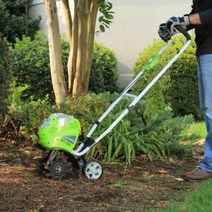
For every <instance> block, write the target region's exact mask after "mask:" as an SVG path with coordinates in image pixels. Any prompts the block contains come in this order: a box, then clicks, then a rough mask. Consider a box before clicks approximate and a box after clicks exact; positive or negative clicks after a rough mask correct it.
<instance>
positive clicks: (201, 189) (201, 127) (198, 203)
mask: <svg viewBox="0 0 212 212" xmlns="http://www.w3.org/2000/svg"><path fill="white" fill-rule="evenodd" d="M185 134H191V135H198V136H199V138H200V139H204V138H205V137H206V128H205V123H204V122H197V123H194V124H192V125H191V126H190V127H189V129H187V130H186V132H185ZM211 191H212V180H211V179H208V180H206V181H203V182H200V183H199V184H198V186H197V187H196V189H195V190H194V191H192V192H189V193H188V196H187V197H186V198H185V199H184V201H182V202H179V203H174V202H173V203H172V204H171V205H170V206H168V207H166V208H160V209H157V210H155V209H153V210H150V212H178V211H179V212H211V211H212V201H211Z"/></svg>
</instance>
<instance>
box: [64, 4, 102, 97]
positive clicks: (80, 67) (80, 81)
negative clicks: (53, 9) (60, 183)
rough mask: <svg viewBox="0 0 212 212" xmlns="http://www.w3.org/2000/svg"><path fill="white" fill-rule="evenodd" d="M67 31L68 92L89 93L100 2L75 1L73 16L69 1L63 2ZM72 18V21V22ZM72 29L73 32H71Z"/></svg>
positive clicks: (75, 93) (72, 93)
mask: <svg viewBox="0 0 212 212" xmlns="http://www.w3.org/2000/svg"><path fill="white" fill-rule="evenodd" d="M62 2H63V8H64V14H65V20H66V29H68V30H67V33H68V37H69V40H70V54H69V59H68V64H67V66H68V76H69V84H68V90H69V93H70V94H71V95H86V94H87V92H88V85H89V78H90V70H91V62H92V50H93V45H94V36H95V25H96V17H97V12H98V8H99V4H98V0H75V1H74V14H72V16H71V15H69V14H71V11H70V7H69V6H68V4H69V2H68V0H63V1H62ZM71 18H72V20H70V19H71ZM71 29H72V30H71Z"/></svg>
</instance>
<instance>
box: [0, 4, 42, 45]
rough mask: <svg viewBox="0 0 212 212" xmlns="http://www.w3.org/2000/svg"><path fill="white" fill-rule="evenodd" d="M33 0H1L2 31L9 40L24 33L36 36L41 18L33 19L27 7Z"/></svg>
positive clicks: (0, 24) (13, 40)
mask: <svg viewBox="0 0 212 212" xmlns="http://www.w3.org/2000/svg"><path fill="white" fill-rule="evenodd" d="M31 1H32V0H13V1H10V0H0V17H1V19H0V32H1V33H2V36H3V37H6V38H7V40H8V41H9V42H13V43H14V42H15V39H16V38H17V37H18V38H20V39H21V38H22V36H23V35H26V36H30V37H34V34H35V32H36V31H37V30H39V23H40V20H41V19H40V18H38V19H36V20H32V19H31V18H29V16H28V14H27V8H28V5H29V4H30V2H31Z"/></svg>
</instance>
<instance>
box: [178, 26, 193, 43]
mask: <svg viewBox="0 0 212 212" xmlns="http://www.w3.org/2000/svg"><path fill="white" fill-rule="evenodd" d="M175 28H176V29H177V30H178V31H179V32H181V33H182V34H183V35H184V36H185V37H186V39H187V40H191V36H190V35H189V33H188V32H187V31H186V29H184V28H183V27H182V26H180V25H176V26H175Z"/></svg>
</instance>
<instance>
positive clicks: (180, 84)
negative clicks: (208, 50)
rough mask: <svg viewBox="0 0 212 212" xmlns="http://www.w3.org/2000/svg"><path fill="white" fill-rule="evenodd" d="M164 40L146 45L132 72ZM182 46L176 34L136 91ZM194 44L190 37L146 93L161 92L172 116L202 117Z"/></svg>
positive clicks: (151, 54) (137, 69)
mask: <svg viewBox="0 0 212 212" xmlns="http://www.w3.org/2000/svg"><path fill="white" fill-rule="evenodd" d="M192 38H193V37H192ZM163 44H164V43H163V41H161V40H155V41H154V43H153V44H152V45H151V46H149V47H147V48H146V49H145V50H144V51H143V52H142V53H141V54H140V55H139V58H138V60H137V61H136V64H135V66H134V72H135V74H136V73H138V72H139V71H140V69H141V67H142V66H143V65H144V64H145V63H146V62H147V61H148V60H149V59H150V58H151V57H152V56H153V55H154V54H155V53H156V52H157V51H158V50H159V49H160V48H161V47H162V46H163ZM181 46H182V42H181V37H179V36H175V37H174V38H173V39H172V43H171V45H170V46H169V47H168V49H167V50H166V51H165V52H164V54H163V55H162V57H161V59H160V61H159V63H158V64H157V65H156V66H155V68H154V69H153V70H151V71H149V72H147V73H145V76H144V77H143V78H142V80H141V82H140V83H138V85H137V87H136V90H138V89H140V88H143V87H145V85H146V84H147V83H148V82H149V81H150V80H151V79H153V77H154V76H155V75H156V73H158V72H159V70H161V69H162V68H163V67H164V66H165V65H166V64H167V63H168V62H169V61H170V59H171V58H172V57H173V56H174V55H175V54H176V53H177V52H178V49H180V48H181ZM195 49H196V46H195V43H194V41H193V39H192V43H191V45H190V46H189V47H188V48H187V49H186V51H185V52H184V53H183V54H182V55H181V56H180V57H179V59H178V60H177V61H175V63H174V64H173V65H172V66H171V67H170V68H169V70H168V71H167V72H166V73H165V75H164V76H162V78H161V79H160V80H159V81H158V82H157V83H156V85H155V86H153V88H152V89H151V92H149V93H148V94H147V95H146V98H149V96H153V97H154V96H156V97H157V96H158V95H161V94H162V95H163V96H164V98H165V101H166V103H168V104H169V105H170V106H171V107H172V109H173V113H174V115H175V116H178V115H182V116H184V115H187V114H192V115H193V116H194V117H195V118H196V119H201V118H202V113H201V111H200V107H199V97H198V83H197V67H196V66H197V65H196V57H195Z"/></svg>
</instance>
